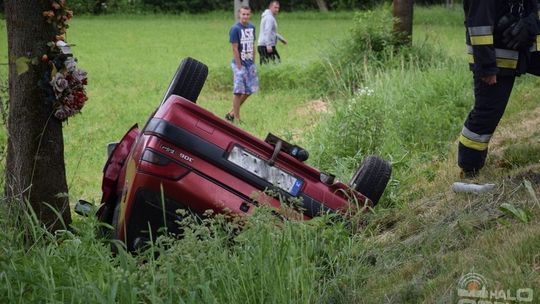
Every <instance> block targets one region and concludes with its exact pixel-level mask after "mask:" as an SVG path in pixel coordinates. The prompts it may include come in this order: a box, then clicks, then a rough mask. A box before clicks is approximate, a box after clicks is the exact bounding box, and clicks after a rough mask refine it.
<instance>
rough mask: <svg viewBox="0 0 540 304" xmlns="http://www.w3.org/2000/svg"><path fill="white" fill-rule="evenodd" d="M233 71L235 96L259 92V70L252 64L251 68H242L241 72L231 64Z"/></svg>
mask: <svg viewBox="0 0 540 304" xmlns="http://www.w3.org/2000/svg"><path fill="white" fill-rule="evenodd" d="M231 68H232V71H233V79H234V80H233V82H234V85H233V93H234V94H248V95H249V94H253V93H255V92H257V91H258V90H259V78H258V77H257V69H256V68H255V65H254V64H252V65H250V66H249V67H246V66H242V68H241V69H240V70H238V69H237V68H236V64H235V63H234V61H233V62H231Z"/></svg>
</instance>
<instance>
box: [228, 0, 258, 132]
mask: <svg viewBox="0 0 540 304" xmlns="http://www.w3.org/2000/svg"><path fill="white" fill-rule="evenodd" d="M238 15H239V19H240V20H239V22H238V23H236V24H235V25H233V26H232V28H231V30H230V32H229V42H230V43H231V45H232V52H233V60H232V61H231V68H232V71H233V79H234V86H233V106H232V111H230V112H229V113H227V114H226V115H225V118H226V119H227V120H229V121H231V122H234V121H235V120H236V121H240V106H242V104H243V103H244V102H245V101H246V99H247V98H248V97H249V95H251V94H252V93H255V92H257V90H258V89H259V79H258V78H257V70H256V68H255V51H254V46H255V26H254V25H253V24H251V23H250V22H249V19H250V18H251V9H250V8H249V7H247V6H242V7H241V8H240V9H239V11H238Z"/></svg>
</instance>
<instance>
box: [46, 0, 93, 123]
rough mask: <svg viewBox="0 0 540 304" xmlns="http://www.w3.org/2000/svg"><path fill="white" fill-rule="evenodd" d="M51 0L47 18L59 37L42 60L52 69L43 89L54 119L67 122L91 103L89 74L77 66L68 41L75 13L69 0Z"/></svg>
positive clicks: (47, 73)
mask: <svg viewBox="0 0 540 304" xmlns="http://www.w3.org/2000/svg"><path fill="white" fill-rule="evenodd" d="M48 1H49V2H50V4H51V10H48V11H44V12H43V17H45V19H46V21H47V23H50V24H52V25H53V26H54V29H55V32H56V33H55V34H56V35H55V37H54V41H50V42H48V43H47V46H48V47H49V49H48V51H47V54H45V55H43V56H42V57H41V60H42V61H44V62H47V63H48V64H49V67H50V69H49V71H47V72H46V73H45V74H44V75H43V77H42V79H41V81H40V86H41V87H42V89H43V90H44V92H45V100H46V101H47V102H48V103H50V104H51V105H52V107H53V112H54V117H56V118H57V119H59V120H61V121H65V120H67V119H68V118H69V117H70V116H73V115H75V114H77V113H80V112H81V109H82V108H83V106H84V104H85V102H86V101H87V100H88V97H87V96H86V90H85V86H86V85H87V84H88V79H87V76H86V72H85V71H84V70H81V69H79V68H78V67H77V59H76V58H75V57H73V53H72V52H71V46H70V45H69V44H67V42H66V38H65V37H66V31H67V29H68V27H69V25H68V24H67V22H68V21H69V20H70V19H71V18H72V17H73V11H71V10H69V9H68V8H67V6H66V0H48Z"/></svg>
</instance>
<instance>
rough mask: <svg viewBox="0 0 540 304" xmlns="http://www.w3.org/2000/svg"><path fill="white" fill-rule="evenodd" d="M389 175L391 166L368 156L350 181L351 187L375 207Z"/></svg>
mask: <svg viewBox="0 0 540 304" xmlns="http://www.w3.org/2000/svg"><path fill="white" fill-rule="evenodd" d="M391 174H392V166H391V165H390V164H389V163H388V162H387V161H385V160H383V159H381V158H379V157H377V156H374V155H370V156H368V157H366V159H364V161H363V162H362V164H361V165H360V168H358V170H357V171H356V173H355V174H354V176H353V178H352V179H351V187H352V188H353V189H355V190H356V191H358V192H360V193H362V194H363V195H364V196H366V197H367V198H369V199H370V200H371V201H372V202H373V205H376V204H377V203H378V202H379V199H380V198H381V196H382V194H383V192H384V189H385V188H386V185H387V184H388V181H389V180H390V175H391Z"/></svg>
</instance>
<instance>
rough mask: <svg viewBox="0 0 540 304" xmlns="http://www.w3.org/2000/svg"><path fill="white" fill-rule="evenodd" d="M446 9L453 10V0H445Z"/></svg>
mask: <svg viewBox="0 0 540 304" xmlns="http://www.w3.org/2000/svg"><path fill="white" fill-rule="evenodd" d="M446 8H447V9H452V8H454V0H446Z"/></svg>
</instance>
